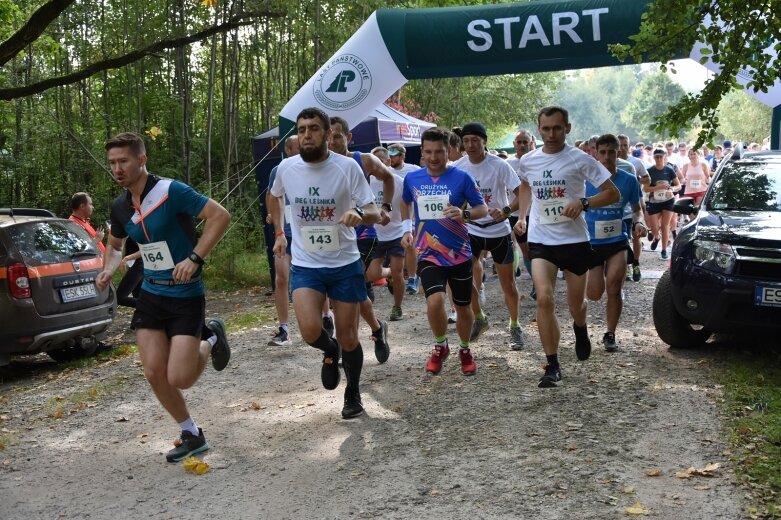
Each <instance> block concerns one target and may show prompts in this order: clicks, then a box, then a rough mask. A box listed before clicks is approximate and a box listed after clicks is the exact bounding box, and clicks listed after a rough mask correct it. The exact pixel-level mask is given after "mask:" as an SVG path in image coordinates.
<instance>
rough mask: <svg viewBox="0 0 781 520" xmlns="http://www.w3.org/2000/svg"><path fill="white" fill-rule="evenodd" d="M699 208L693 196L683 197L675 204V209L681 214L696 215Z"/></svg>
mask: <svg viewBox="0 0 781 520" xmlns="http://www.w3.org/2000/svg"><path fill="white" fill-rule="evenodd" d="M699 210H700V208H699V207H697V206H695V205H694V199H693V198H692V197H681V198H680V199H678V200H676V201H675V204H673V211H674V212H675V213H678V214H679V215H696V214H697V212H698V211H699Z"/></svg>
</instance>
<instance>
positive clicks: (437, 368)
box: [426, 345, 450, 375]
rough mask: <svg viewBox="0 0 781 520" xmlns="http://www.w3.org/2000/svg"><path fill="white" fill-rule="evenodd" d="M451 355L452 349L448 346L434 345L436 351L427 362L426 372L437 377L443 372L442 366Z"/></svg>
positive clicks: (432, 352)
mask: <svg viewBox="0 0 781 520" xmlns="http://www.w3.org/2000/svg"><path fill="white" fill-rule="evenodd" d="M449 355H450V347H448V346H447V345H434V350H432V351H431V355H430V356H429V358H428V361H427V362H426V372H428V373H429V374H432V375H437V374H439V373H440V372H441V371H442V364H443V363H444V362H445V360H446V359H447V357H448V356H449Z"/></svg>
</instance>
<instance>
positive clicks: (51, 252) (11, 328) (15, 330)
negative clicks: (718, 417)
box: [0, 208, 116, 366]
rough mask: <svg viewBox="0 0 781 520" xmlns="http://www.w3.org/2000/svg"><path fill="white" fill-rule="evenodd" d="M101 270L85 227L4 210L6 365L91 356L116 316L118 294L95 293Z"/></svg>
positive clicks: (2, 354)
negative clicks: (32, 357) (29, 358)
mask: <svg viewBox="0 0 781 520" xmlns="http://www.w3.org/2000/svg"><path fill="white" fill-rule="evenodd" d="M102 268H103V258H102V257H101V255H100V251H99V250H98V248H97V245H96V243H95V241H94V240H93V239H92V238H91V237H90V236H89V235H88V234H87V232H86V231H84V229H83V228H82V227H81V226H79V225H77V224H75V223H73V222H71V221H69V220H67V219H63V218H57V216H56V215H54V214H53V213H51V212H50V211H48V210H44V209H31V208H0V323H2V325H0V366H2V365H6V364H8V363H9V362H10V359H11V356H12V355H22V354H39V353H41V352H46V353H47V354H48V355H49V356H51V357H52V358H53V359H55V360H57V361H66V360H70V359H75V358H78V357H86V356H90V355H92V354H93V353H94V352H95V350H96V349H97V347H98V344H99V339H100V338H101V337H102V335H103V334H104V333H105V331H106V329H107V328H108V326H109V325H110V324H111V322H112V320H113V318H114V314H115V312H116V301H115V300H116V298H115V295H114V289H113V287H111V286H109V287H108V288H107V289H105V290H103V291H98V290H97V288H96V287H95V277H96V276H97V275H98V273H99V272H100V271H101V270H102Z"/></svg>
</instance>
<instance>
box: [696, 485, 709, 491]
mask: <svg viewBox="0 0 781 520" xmlns="http://www.w3.org/2000/svg"><path fill="white" fill-rule="evenodd" d="M694 489H696V490H697V491H707V490H708V489H710V486H706V485H705V484H702V485H700V486H694Z"/></svg>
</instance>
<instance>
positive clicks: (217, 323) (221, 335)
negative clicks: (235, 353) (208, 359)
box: [206, 318, 231, 371]
mask: <svg viewBox="0 0 781 520" xmlns="http://www.w3.org/2000/svg"><path fill="white" fill-rule="evenodd" d="M206 328H207V329H209V330H210V331H212V332H213V333H214V335H215V336H217V343H215V344H214V346H213V347H212V366H213V367H214V370H217V371H220V370H222V369H223V368H225V367H226V366H228V361H230V359H231V348H230V345H228V336H227V335H226V334H225V322H224V321H222V320H221V319H220V318H209V319H208V320H206Z"/></svg>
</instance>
